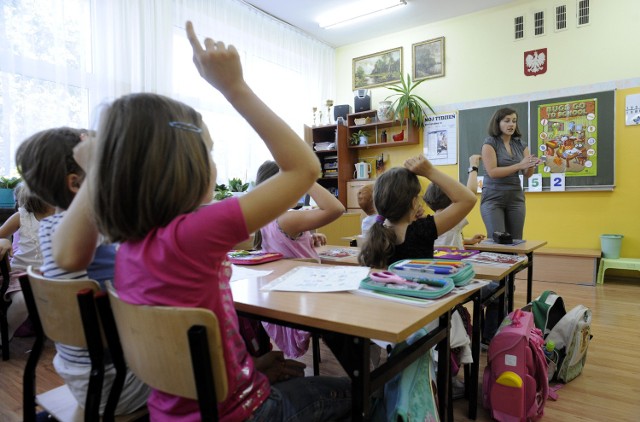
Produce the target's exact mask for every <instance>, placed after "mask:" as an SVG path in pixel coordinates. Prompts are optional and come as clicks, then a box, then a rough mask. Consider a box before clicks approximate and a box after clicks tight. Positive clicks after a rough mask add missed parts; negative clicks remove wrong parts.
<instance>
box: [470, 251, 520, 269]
mask: <svg viewBox="0 0 640 422" xmlns="http://www.w3.org/2000/svg"><path fill="white" fill-rule="evenodd" d="M526 259H527V258H526V257H525V256H522V255H509V254H504V253H495V252H480V253H479V254H476V255H473V256H470V257H469V258H465V259H463V260H462V261H464V262H468V263H475V264H482V265H490V266H494V267H503V268H506V267H510V266H512V265H513V264H517V263H519V262H523V261H524V260H526Z"/></svg>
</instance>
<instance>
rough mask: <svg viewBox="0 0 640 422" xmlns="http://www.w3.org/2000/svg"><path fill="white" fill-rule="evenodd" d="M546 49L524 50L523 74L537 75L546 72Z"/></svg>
mask: <svg viewBox="0 0 640 422" xmlns="http://www.w3.org/2000/svg"><path fill="white" fill-rule="evenodd" d="M547 54H548V53H547V49H546V48H540V49H538V50H529V51H525V52H524V76H538V75H542V74H543V73H547V62H548V59H547V57H548V56H547Z"/></svg>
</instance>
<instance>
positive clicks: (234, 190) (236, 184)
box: [229, 177, 249, 196]
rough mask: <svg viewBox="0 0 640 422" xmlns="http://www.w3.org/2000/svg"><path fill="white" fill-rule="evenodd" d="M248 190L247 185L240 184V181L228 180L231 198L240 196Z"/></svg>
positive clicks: (236, 179)
mask: <svg viewBox="0 0 640 422" xmlns="http://www.w3.org/2000/svg"><path fill="white" fill-rule="evenodd" d="M248 188H249V184H248V183H242V179H238V178H235V177H234V178H232V179H230V180H229V191H230V192H231V195H232V196H240V195H241V194H242V193H244V192H246V191H247V189H248Z"/></svg>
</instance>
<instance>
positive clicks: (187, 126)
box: [169, 122, 202, 133]
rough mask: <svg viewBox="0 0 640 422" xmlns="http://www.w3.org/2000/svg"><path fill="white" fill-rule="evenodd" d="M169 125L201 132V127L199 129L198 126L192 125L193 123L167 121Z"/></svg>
mask: <svg viewBox="0 0 640 422" xmlns="http://www.w3.org/2000/svg"><path fill="white" fill-rule="evenodd" d="M169 126H171V127H173V128H176V129H181V130H188V131H189V132H193V133H202V129H200V128H199V127H198V126H196V125H194V124H193V123H185V122H169Z"/></svg>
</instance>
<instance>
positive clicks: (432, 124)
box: [424, 112, 458, 166]
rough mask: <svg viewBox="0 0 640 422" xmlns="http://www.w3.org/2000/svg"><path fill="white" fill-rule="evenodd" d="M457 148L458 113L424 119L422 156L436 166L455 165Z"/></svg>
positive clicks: (435, 115)
mask: <svg viewBox="0 0 640 422" xmlns="http://www.w3.org/2000/svg"><path fill="white" fill-rule="evenodd" d="M457 146H458V113H457V112H453V113H444V114H433V115H428V116H425V118H424V155H425V156H426V157H427V158H428V159H429V161H431V162H432V163H433V165H436V166H444V165H448V164H455V163H456V157H457V155H458V154H457Z"/></svg>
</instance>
